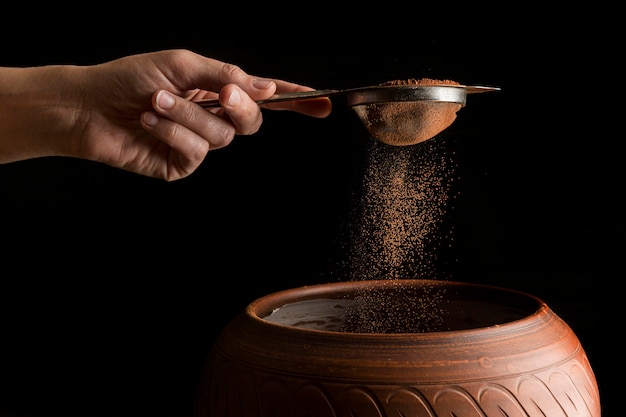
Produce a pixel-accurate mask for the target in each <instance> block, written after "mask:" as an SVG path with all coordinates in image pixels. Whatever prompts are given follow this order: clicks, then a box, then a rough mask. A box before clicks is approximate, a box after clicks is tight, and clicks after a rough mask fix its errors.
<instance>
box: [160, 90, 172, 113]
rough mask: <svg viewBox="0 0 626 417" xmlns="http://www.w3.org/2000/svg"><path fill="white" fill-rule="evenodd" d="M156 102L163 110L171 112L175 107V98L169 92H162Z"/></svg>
mask: <svg viewBox="0 0 626 417" xmlns="http://www.w3.org/2000/svg"><path fill="white" fill-rule="evenodd" d="M156 102H157V105H158V106H159V107H160V108H162V109H163V110H169V109H171V108H172V107H174V97H172V95H171V94H170V93H168V92H167V91H160V92H159V94H158V95H157V99H156Z"/></svg>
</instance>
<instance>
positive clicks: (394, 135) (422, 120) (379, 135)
mask: <svg viewBox="0 0 626 417" xmlns="http://www.w3.org/2000/svg"><path fill="white" fill-rule="evenodd" d="M380 85H382V86H395V85H424V86H426V85H460V84H459V83H458V82H456V81H452V80H435V79H432V78H420V79H415V78H410V79H408V80H392V81H387V82H384V83H382V84H380ZM462 107H463V106H462V105H461V104H459V103H450V102H438V101H426V100H422V101H399V102H389V103H376V104H369V105H363V106H357V107H355V108H354V110H355V111H356V112H357V114H358V115H359V117H360V118H361V120H362V121H363V123H364V124H365V127H366V128H367V130H368V131H369V133H370V135H372V137H374V138H375V139H377V140H379V141H381V142H383V143H386V144H388V145H394V146H407V145H414V144H417V143H420V142H423V141H425V140H428V139H431V138H433V137H434V136H436V135H437V134H439V133H440V132H442V131H443V130H445V129H446V128H447V127H449V126H450V125H451V124H452V122H454V120H455V119H456V113H457V112H458V111H459V110H460V109H461V108H462Z"/></svg>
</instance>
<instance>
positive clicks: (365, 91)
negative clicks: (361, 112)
mask: <svg viewBox="0 0 626 417" xmlns="http://www.w3.org/2000/svg"><path fill="white" fill-rule="evenodd" d="M498 90H500V89H499V88H498V87H486V86H466V85H455V84H438V85H386V86H370V87H359V88H350V89H345V90H311V91H299V92H293V93H280V94H276V95H274V96H272V97H270V98H268V99H265V100H257V101H256V102H257V104H269V103H277V102H281V101H293V100H305V99H312V98H319V97H331V96H339V95H341V96H345V98H346V104H347V105H348V106H349V107H355V106H361V105H367V104H375V103H388V102H401V101H436V102H447V103H458V104H461V105H465V102H466V99H467V94H472V93H482V92H489V91H498ZM196 103H197V104H199V105H200V106H202V107H204V108H211V107H219V106H220V104H219V100H217V99H210V100H200V101H197V102H196Z"/></svg>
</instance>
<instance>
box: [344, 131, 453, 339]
mask: <svg viewBox="0 0 626 417" xmlns="http://www.w3.org/2000/svg"><path fill="white" fill-rule="evenodd" d="M442 136H443V135H439V136H437V137H435V138H433V139H431V140H429V141H426V142H421V143H419V144H416V145H414V146H390V145H388V144H385V143H382V142H380V141H378V140H372V141H371V142H370V145H369V148H368V153H367V166H366V169H365V173H364V176H363V182H362V189H361V191H360V195H359V196H358V197H357V200H358V202H357V205H356V208H355V209H354V213H353V220H352V221H351V223H350V226H349V228H350V231H349V233H348V234H349V236H350V237H349V241H350V244H349V247H348V252H349V255H348V261H347V263H348V265H347V269H348V272H347V274H348V277H349V278H350V279H351V280H382V279H385V280H393V281H394V282H393V288H392V289H391V291H393V292H396V295H397V296H396V297H390V296H389V291H390V290H389V289H387V290H385V291H378V290H374V291H367V292H363V293H362V294H359V295H357V298H356V301H357V302H356V304H355V305H356V306H357V307H358V311H352V312H351V315H350V317H351V320H352V321H351V323H350V327H351V329H352V331H360V332H375V333H396V332H407V331H411V332H424V331H435V330H445V329H441V323H442V322H443V319H442V316H443V314H445V309H444V308H443V304H442V303H443V302H444V297H443V292H444V290H443V289H442V288H439V287H437V286H433V287H432V288H431V289H428V288H425V289H424V290H423V292H421V293H420V295H419V296H409V295H406V294H404V291H406V289H405V288H404V287H403V286H402V282H401V280H402V279H430V280H436V279H445V277H444V276H442V271H440V270H439V269H438V266H439V265H440V262H439V261H440V260H439V259H438V254H440V252H441V249H442V248H444V247H445V246H446V245H448V246H449V245H451V241H452V228H451V227H448V228H447V227H446V225H447V223H446V220H447V214H448V209H449V207H450V204H451V200H452V199H453V198H454V195H453V187H452V185H453V182H454V179H455V177H454V176H455V164H454V161H453V159H452V157H451V155H450V154H449V152H448V148H447V147H446V146H445V138H443V137H442ZM390 285H391V283H390ZM394 300H396V301H394ZM400 300H401V301H400Z"/></svg>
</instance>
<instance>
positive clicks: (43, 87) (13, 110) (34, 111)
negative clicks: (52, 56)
mask: <svg viewBox="0 0 626 417" xmlns="http://www.w3.org/2000/svg"><path fill="white" fill-rule="evenodd" d="M79 87H80V71H79V67H72V66H63V67H61V66H43V67H31V68H0V163H5V162H13V161H18V160H23V159H29V158H36V157H42V156H57V155H67V156H71V154H72V151H71V150H72V146H71V143H72V142H73V140H72V138H73V136H76V135H77V132H78V131H79V130H77V129H76V128H77V123H78V124H79V125H80V117H79V116H78V115H79V114H80V111H79V109H80V89H79Z"/></svg>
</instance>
